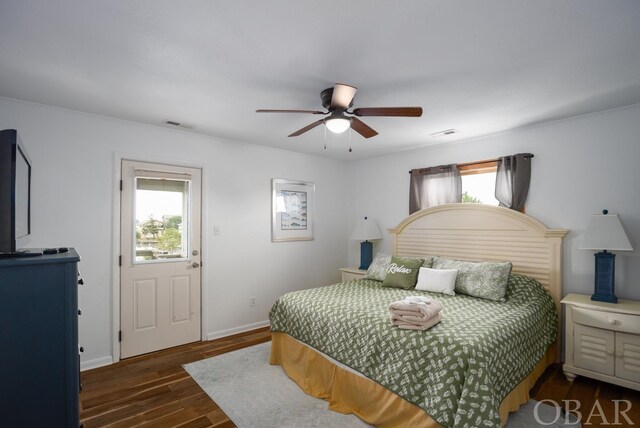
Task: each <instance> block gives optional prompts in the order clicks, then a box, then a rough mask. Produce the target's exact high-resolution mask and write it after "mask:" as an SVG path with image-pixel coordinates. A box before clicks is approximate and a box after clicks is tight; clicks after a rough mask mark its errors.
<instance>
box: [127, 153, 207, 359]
mask: <svg viewBox="0 0 640 428" xmlns="http://www.w3.org/2000/svg"><path fill="white" fill-rule="evenodd" d="M200 191H201V171H200V170H199V169H195V168H185V167H178V166H170V165H160V164H150V163H143V162H134V161H127V160H123V161H122V192H121V205H120V206H121V218H120V224H121V232H120V254H121V262H120V263H121V267H120V329H121V339H120V340H121V343H120V356H121V358H127V357H131V356H134V355H139V354H144V353H147V352H152V351H157V350H159V349H165V348H169V347H172V346H177V345H182V344H184V343H189V342H195V341H197V340H200V282H201V278H200V265H201V262H200V206H201V202H200V198H201V194H200Z"/></svg>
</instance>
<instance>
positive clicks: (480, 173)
mask: <svg viewBox="0 0 640 428" xmlns="http://www.w3.org/2000/svg"><path fill="white" fill-rule="evenodd" d="M458 169H459V170H460V175H461V177H462V202H463V203H475V204H487V205H496V206H497V205H499V202H498V200H497V199H496V197H495V189H496V171H497V169H498V161H497V160H486V161H480V162H471V163H463V164H458Z"/></svg>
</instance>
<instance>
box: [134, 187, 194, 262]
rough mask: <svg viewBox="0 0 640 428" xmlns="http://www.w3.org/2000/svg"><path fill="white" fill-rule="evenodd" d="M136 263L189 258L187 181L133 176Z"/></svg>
mask: <svg viewBox="0 0 640 428" xmlns="http://www.w3.org/2000/svg"><path fill="white" fill-rule="evenodd" d="M135 184H136V185H135V208H134V210H135V216H134V218H135V225H134V226H135V227H134V230H135V239H134V240H133V241H134V243H135V244H134V245H135V248H134V254H135V260H134V261H135V263H147V262H154V261H171V260H175V259H186V258H189V247H190V239H189V238H190V237H189V232H190V227H189V200H190V198H189V188H190V186H189V184H190V182H189V181H188V180H175V179H165V178H149V177H136V183H135Z"/></svg>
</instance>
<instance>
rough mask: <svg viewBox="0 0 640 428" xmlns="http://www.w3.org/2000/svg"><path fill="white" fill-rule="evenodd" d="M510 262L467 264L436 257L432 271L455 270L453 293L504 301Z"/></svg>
mask: <svg viewBox="0 0 640 428" xmlns="http://www.w3.org/2000/svg"><path fill="white" fill-rule="evenodd" d="M511 267H512V265H511V262H500V263H492V262H467V261H463V260H451V259H443V258H441V257H436V258H435V259H434V261H433V268H434V269H456V270H457V271H458V275H457V277H456V286H455V292H456V293H462V294H467V295H469V296H473V297H480V298H482V299H487V300H494V301H497V302H504V301H505V294H506V292H507V284H508V283H509V275H510V274H511Z"/></svg>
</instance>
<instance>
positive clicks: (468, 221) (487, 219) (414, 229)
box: [389, 204, 568, 314]
mask: <svg viewBox="0 0 640 428" xmlns="http://www.w3.org/2000/svg"><path fill="white" fill-rule="evenodd" d="M567 232H568V231H567V230H564V229H549V228H547V227H546V226H544V225H543V224H542V223H540V222H539V221H537V220H535V219H533V218H531V217H529V216H527V215H525V214H522V213H520V212H517V211H514V210H510V209H508V208H503V207H495V206H490V205H481V204H448V205H439V206H436V207H433V208H427V209H424V210H421V211H418V212H416V213H414V214H412V215H410V216H409V217H407V218H406V219H405V220H403V221H402V222H401V223H400V224H399V225H398V226H397V227H396V228H395V229H389V233H390V234H391V254H393V255H398V256H442V257H446V258H453V259H458V260H471V261H510V262H512V263H513V272H516V273H520V274H523V275H527V276H531V277H533V278H535V279H537V280H538V281H539V282H540V284H542V286H543V287H544V288H545V289H546V290H547V291H548V292H549V294H551V297H553V300H554V301H555V303H556V307H557V308H558V314H560V300H561V299H562V238H563V237H564V236H565V235H566V234H567Z"/></svg>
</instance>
